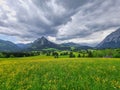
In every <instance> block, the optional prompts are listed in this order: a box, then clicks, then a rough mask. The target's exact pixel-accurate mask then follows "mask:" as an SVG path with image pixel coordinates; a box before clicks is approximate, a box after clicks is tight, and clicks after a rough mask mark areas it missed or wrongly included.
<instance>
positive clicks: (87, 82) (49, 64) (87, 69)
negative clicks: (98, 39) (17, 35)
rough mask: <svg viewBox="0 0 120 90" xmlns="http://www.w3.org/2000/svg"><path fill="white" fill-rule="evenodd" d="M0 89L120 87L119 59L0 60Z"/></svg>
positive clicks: (111, 89)
mask: <svg viewBox="0 0 120 90" xmlns="http://www.w3.org/2000/svg"><path fill="white" fill-rule="evenodd" d="M0 90H120V59H119V58H118V59H113V58H111V59H108V58H76V59H74V58H73V59H70V58H58V59H55V58H52V57H44V56H43V57H40V56H37V57H27V58H11V59H0Z"/></svg>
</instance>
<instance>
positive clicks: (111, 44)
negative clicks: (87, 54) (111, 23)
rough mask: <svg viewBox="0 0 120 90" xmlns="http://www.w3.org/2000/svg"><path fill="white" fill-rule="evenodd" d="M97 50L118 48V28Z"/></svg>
mask: <svg viewBox="0 0 120 90" xmlns="http://www.w3.org/2000/svg"><path fill="white" fill-rule="evenodd" d="M97 48H100V49H104V48H120V28H119V29H117V30H116V31H115V32H113V33H111V34H110V35H108V36H107V37H106V38H105V39H104V40H103V41H102V42H101V43H100V44H99V45H98V46H97Z"/></svg>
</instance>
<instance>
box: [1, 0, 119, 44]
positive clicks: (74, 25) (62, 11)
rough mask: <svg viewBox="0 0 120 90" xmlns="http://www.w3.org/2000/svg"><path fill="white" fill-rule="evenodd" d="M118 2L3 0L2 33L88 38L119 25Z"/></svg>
mask: <svg viewBox="0 0 120 90" xmlns="http://www.w3.org/2000/svg"><path fill="white" fill-rule="evenodd" d="M119 4H120V1H119V0H114V1H113V0H1V1H0V34H3V35H9V36H16V37H18V38H19V40H22V41H24V40H25V41H32V40H34V39H36V38H38V37H41V36H47V37H51V38H52V39H53V38H55V40H56V39H57V40H58V41H67V40H68V41H71V40H73V41H75V38H79V39H80V40H86V39H87V37H88V38H89V37H91V35H93V34H94V33H99V32H101V31H104V32H105V31H106V32H108V29H110V28H116V27H119V26H120V6H119ZM109 31H111V32H112V31H113V30H111V29H110V30H109ZM94 35H95V34H94ZM106 35H107V34H106ZM104 36H105V35H104ZM93 38H94V36H93ZM93 38H92V40H93ZM95 38H96V36H95ZM57 40H56V41H57ZM97 40H100V39H99V37H98V39H97ZM95 42H97V41H95ZM98 42H99V41H98ZM93 43H94V41H93Z"/></svg>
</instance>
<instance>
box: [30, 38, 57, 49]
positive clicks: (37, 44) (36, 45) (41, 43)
mask: <svg viewBox="0 0 120 90" xmlns="http://www.w3.org/2000/svg"><path fill="white" fill-rule="evenodd" d="M58 47H59V45H57V44H55V43H53V42H50V41H48V40H47V39H46V38H45V37H41V38H38V39H37V40H35V41H34V42H33V43H32V44H31V47H30V48H31V49H32V50H41V49H45V48H58Z"/></svg>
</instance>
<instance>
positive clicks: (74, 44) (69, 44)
mask: <svg viewBox="0 0 120 90" xmlns="http://www.w3.org/2000/svg"><path fill="white" fill-rule="evenodd" d="M61 45H62V46H66V47H79V46H80V45H79V44H76V43H73V42H69V43H62V44H61Z"/></svg>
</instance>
